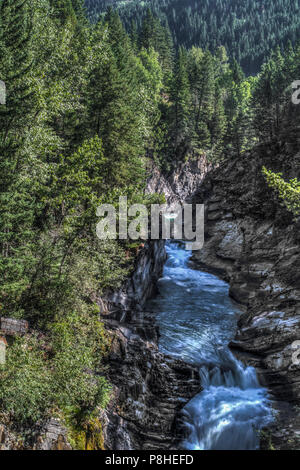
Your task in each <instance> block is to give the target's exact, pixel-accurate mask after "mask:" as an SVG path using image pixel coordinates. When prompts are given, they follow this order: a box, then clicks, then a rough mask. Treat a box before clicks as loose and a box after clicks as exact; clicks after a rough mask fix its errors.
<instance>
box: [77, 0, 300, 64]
mask: <svg viewBox="0 0 300 470" xmlns="http://www.w3.org/2000/svg"><path fill="white" fill-rule="evenodd" d="M85 5H86V8H87V11H88V14H89V17H90V18H91V19H92V20H96V18H97V17H98V15H99V13H100V12H103V11H105V9H106V8H107V6H108V5H112V6H115V7H118V9H119V12H120V15H121V18H122V20H123V21H124V23H125V25H126V28H127V29H129V28H130V25H131V22H132V20H134V21H135V22H136V23H137V26H138V27H140V26H141V24H142V20H143V17H144V16H145V13H146V10H147V8H148V7H149V8H150V9H151V11H153V12H154V13H155V14H156V15H157V16H158V17H159V18H160V19H162V20H163V21H165V22H166V23H167V24H168V25H169V28H170V30H171V33H172V36H173V39H174V43H175V45H177V46H178V45H183V46H186V47H187V48H189V47H191V46H193V45H196V46H200V47H205V48H206V47H208V48H209V49H210V50H211V51H215V50H216V48H217V47H218V46H220V45H223V46H225V47H226V49H227V51H228V52H229V53H230V56H232V57H235V58H236V59H237V61H238V62H239V63H240V64H241V65H242V67H243V69H244V70H245V72H246V73H256V72H257V71H258V69H259V67H260V65H261V64H262V63H263V62H264V61H265V59H266V58H267V56H268V55H269V51H270V49H273V48H274V47H275V46H276V45H279V46H281V47H284V46H285V44H286V43H287V41H288V40H289V39H290V40H291V41H292V42H293V43H295V42H296V41H297V38H298V37H299V33H300V2H299V0H265V1H264V2H262V1H260V0H242V1H241V0H146V1H140V0H128V1H124V0H122V1H121V0H85Z"/></svg>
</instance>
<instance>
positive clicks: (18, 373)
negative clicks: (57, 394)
mask: <svg viewBox="0 0 300 470" xmlns="http://www.w3.org/2000/svg"><path fill="white" fill-rule="evenodd" d="M52 385H53V382H52V380H51V371H50V370H49V368H48V367H47V364H46V361H45V359H44V352H43V351H42V350H41V348H40V347H39V343H38V341H37V339H35V338H30V339H28V340H24V339H18V340H16V341H15V343H14V345H13V346H11V347H9V349H8V352H7V361H6V364H5V365H3V366H1V367H0V404H1V411H2V412H4V413H9V414H10V415H11V416H12V417H13V419H14V420H15V422H16V423H20V424H21V425H24V424H29V425H33V424H34V423H36V422H37V421H39V420H41V419H42V418H44V417H45V414H46V416H47V413H49V408H50V407H51V405H52V403H53V402H52Z"/></svg>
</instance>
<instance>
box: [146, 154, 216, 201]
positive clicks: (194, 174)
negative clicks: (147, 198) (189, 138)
mask: <svg viewBox="0 0 300 470" xmlns="http://www.w3.org/2000/svg"><path fill="white" fill-rule="evenodd" d="M211 168H212V166H211V165H210V164H209V162H208V161H207V158H206V156H205V155H202V156H201V157H200V158H198V159H195V160H192V159H191V160H188V161H187V162H184V163H181V164H180V165H179V167H178V168H177V169H176V170H174V171H173V172H172V173H171V174H170V175H168V176H165V175H163V174H162V173H161V172H160V170H159V169H158V168H156V167H152V168H151V170H150V175H151V176H150V177H149V179H148V184H147V192H148V193H152V194H153V193H158V194H164V196H165V198H166V201H167V203H168V205H169V206H170V207H172V205H174V204H178V203H183V202H189V201H190V200H191V198H192V197H193V195H194V194H195V192H196V191H197V190H198V188H199V185H200V184H201V183H202V181H203V180H204V178H205V176H206V174H207V173H208V172H209V171H210V170H211Z"/></svg>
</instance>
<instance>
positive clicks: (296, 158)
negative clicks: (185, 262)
mask: <svg viewBox="0 0 300 470" xmlns="http://www.w3.org/2000/svg"><path fill="white" fill-rule="evenodd" d="M293 132H295V133H296V131H293ZM293 132H292V133H291V136H293V135H294V134H293ZM297 133H298V130H297ZM291 136H289V145H287V144H286V143H285V140H283V141H282V142H279V143H278V142H277V143H276V144H273V145H268V146H261V147H258V148H257V149H255V151H253V152H252V153H249V154H245V155H244V156H243V157H241V158H237V159H235V160H232V161H229V162H227V163H225V164H223V165H222V166H221V167H220V168H218V169H216V170H215V171H213V172H211V173H210V174H209V175H208V176H207V178H206V179H205V181H204V183H203V185H202V187H201V188H200V190H199V191H198V193H197V195H196V196H195V198H194V202H198V203H203V202H204V203H205V205H206V227H205V232H206V242H205V246H204V248H203V249H202V250H201V251H200V252H197V253H195V254H194V256H193V262H194V264H195V266H197V267H199V268H201V269H204V270H209V271H212V272H214V273H216V274H218V275H220V276H221V277H223V278H225V279H226V280H227V281H228V282H229V283H230V294H231V296H232V297H233V299H235V300H236V301H237V302H239V303H241V304H242V305H244V307H245V313H244V315H242V316H241V318H240V321H239V330H238V333H237V336H236V339H235V341H234V342H233V343H232V345H231V346H232V347H233V348H235V350H236V351H238V352H239V355H240V356H241V358H242V359H244V360H246V361H247V362H248V363H251V364H252V365H254V366H255V367H257V370H258V373H259V376H260V379H261V381H262V382H263V384H264V385H266V386H267V387H269V389H270V391H271V393H272V394H273V396H274V397H275V399H276V400H279V401H281V402H282V401H288V402H289V403H295V404H299V402H300V361H298V362H297V361H295V357H296V352H295V351H296V348H297V345H296V343H295V342H296V341H299V340H300V231H299V229H300V223H299V220H298V221H295V220H293V217H292V216H291V214H289V213H288V212H287V211H286V210H285V209H284V208H283V207H281V206H280V205H279V202H278V200H277V199H276V195H275V194H274V193H273V192H272V191H271V190H270V189H268V187H267V185H266V183H265V181H264V178H263V176H262V173H261V168H262V166H263V165H265V166H266V167H267V168H269V169H272V170H273V171H281V172H283V174H284V176H286V177H289V178H290V177H299V174H300V168H299V162H300V152H299V139H298V140H297V139H295V140H292V137H291ZM291 141H292V142H293V144H291ZM298 346H299V344H298ZM284 406H286V404H285V405H284ZM279 409H280V406H279ZM284 413H285V414H286V415H287V416H294V417H293V418H292V421H293V420H294V421H293V422H290V423H289V424H288V426H291V428H292V429H291V428H289V429H290V432H289V433H290V434H291V433H293V432H294V436H296V435H297V432H299V431H300V430H299V429H298V424H299V420H298V424H297V425H296V427H294V422H296V418H295V414H293V413H286V411H285V412H284ZM289 419H290V418H289ZM289 440H290V441H291V442H294V443H295V442H296V441H297V440H296V441H295V440H294V441H293V439H291V437H290V439H289ZM281 444H282V442H281ZM281 444H280V447H282V445H281Z"/></svg>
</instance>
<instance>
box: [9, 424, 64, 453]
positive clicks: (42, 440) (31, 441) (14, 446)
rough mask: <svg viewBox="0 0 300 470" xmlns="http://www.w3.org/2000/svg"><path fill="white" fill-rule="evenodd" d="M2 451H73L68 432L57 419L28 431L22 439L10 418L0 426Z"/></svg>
mask: <svg viewBox="0 0 300 470" xmlns="http://www.w3.org/2000/svg"><path fill="white" fill-rule="evenodd" d="M0 450H72V447H71V445H70V444H69V442H68V438H67V430H66V428H65V426H64V425H63V424H62V423H61V421H60V420H59V419H57V418H51V419H49V421H48V422H46V423H44V424H43V425H42V426H38V425H36V427H35V428H32V429H30V430H27V431H26V434H23V435H22V437H20V435H19V434H18V433H16V432H15V431H14V430H13V423H11V422H10V420H9V418H7V419H5V418H4V417H2V422H1V424H0Z"/></svg>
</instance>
